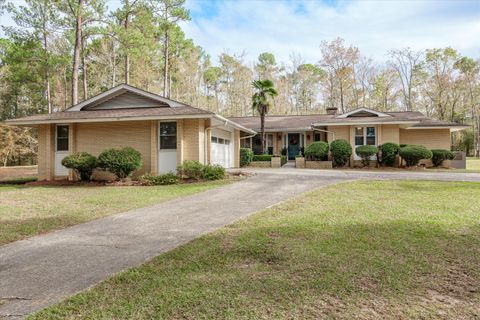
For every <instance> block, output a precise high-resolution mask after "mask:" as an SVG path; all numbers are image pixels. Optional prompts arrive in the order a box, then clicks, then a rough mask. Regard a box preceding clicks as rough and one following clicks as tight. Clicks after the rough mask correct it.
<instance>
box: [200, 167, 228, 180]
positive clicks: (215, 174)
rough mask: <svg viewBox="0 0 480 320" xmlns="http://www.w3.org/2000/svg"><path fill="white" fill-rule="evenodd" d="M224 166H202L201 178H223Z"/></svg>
mask: <svg viewBox="0 0 480 320" xmlns="http://www.w3.org/2000/svg"><path fill="white" fill-rule="evenodd" d="M225 174H226V173H225V168H224V167H222V166H219V165H216V164H215V165H206V166H204V167H203V179H205V180H220V179H223V178H225Z"/></svg>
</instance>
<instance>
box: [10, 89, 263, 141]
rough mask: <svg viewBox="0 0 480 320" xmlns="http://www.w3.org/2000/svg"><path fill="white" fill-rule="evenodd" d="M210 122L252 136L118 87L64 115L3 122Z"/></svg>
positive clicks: (186, 108)
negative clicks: (188, 120) (183, 120)
mask: <svg viewBox="0 0 480 320" xmlns="http://www.w3.org/2000/svg"><path fill="white" fill-rule="evenodd" d="M175 119H214V120H215V121H216V122H220V123H224V124H225V125H227V126H230V127H233V128H236V129H239V130H241V131H243V132H247V133H249V134H255V133H256V132H255V131H254V130H252V129H249V128H246V127H244V126H242V125H241V124H238V123H235V122H233V121H231V120H228V119H226V118H224V117H222V116H219V115H217V114H215V113H213V112H210V111H207V110H203V109H200V108H195V107H192V106H189V105H187V104H184V103H181V102H178V101H175V100H172V99H167V98H164V97H162V96H159V95H157V94H154V93H151V92H147V91H144V90H141V89H139V88H135V87H132V86H130V85H126V84H121V85H118V86H116V87H114V88H112V89H110V90H107V91H105V92H102V93H100V94H98V95H96V96H94V97H92V98H90V99H87V100H85V101H83V102H80V103H78V104H76V105H74V106H72V107H70V108H68V109H67V110H65V111H60V112H53V113H50V114H40V115H33V116H28V117H23V118H18V119H11V120H7V121H5V123H6V124H9V125H25V126H29V125H39V124H50V123H80V122H110V121H140V120H175Z"/></svg>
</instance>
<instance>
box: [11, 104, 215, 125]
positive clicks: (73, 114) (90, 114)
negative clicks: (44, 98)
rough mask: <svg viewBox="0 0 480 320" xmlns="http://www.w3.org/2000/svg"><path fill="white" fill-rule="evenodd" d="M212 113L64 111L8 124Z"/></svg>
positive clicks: (187, 108)
mask: <svg viewBox="0 0 480 320" xmlns="http://www.w3.org/2000/svg"><path fill="white" fill-rule="evenodd" d="M212 114H213V113H212V112H209V111H206V110H202V109H199V108H194V107H190V106H182V107H174V108H170V107H159V108H129V109H110V110H91V111H62V112H54V113H50V114H41V115H35V116H29V117H24V118H19V119H13V120H9V121H8V123H11V124H15V122H21V123H23V122H30V121H40V122H42V121H45V122H48V121H75V120H101V119H111V118H122V119H124V118H131V119H132V120H134V119H135V118H148V117H152V118H155V117H170V116H171V117H172V118H175V117H176V116H190V115H192V116H193V115H198V116H203V115H212Z"/></svg>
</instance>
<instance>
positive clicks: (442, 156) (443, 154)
mask: <svg viewBox="0 0 480 320" xmlns="http://www.w3.org/2000/svg"><path fill="white" fill-rule="evenodd" d="M430 151H432V163H433V165H434V166H435V167H438V166H440V165H441V164H442V162H443V161H445V160H453V159H455V154H454V153H453V152H452V151H450V150H445V149H432V150H430Z"/></svg>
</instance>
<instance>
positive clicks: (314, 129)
mask: <svg viewBox="0 0 480 320" xmlns="http://www.w3.org/2000/svg"><path fill="white" fill-rule="evenodd" d="M310 127H311V128H312V130H313V131H320V132H326V133H331V134H332V139H333V140H335V132H333V131H328V130H325V129H317V128H315V127H314V126H313V124H311V125H310Z"/></svg>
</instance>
